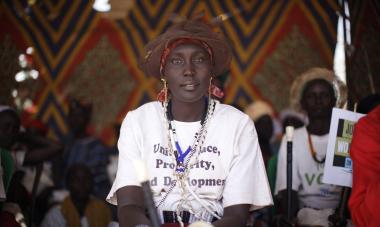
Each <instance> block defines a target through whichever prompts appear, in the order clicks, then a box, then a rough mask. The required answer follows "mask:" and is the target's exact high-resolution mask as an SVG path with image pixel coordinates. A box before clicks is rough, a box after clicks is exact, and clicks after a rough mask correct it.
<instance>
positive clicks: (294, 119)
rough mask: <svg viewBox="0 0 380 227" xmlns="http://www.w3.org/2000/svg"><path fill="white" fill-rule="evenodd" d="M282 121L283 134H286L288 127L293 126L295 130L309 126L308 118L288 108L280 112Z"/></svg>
mask: <svg viewBox="0 0 380 227" xmlns="http://www.w3.org/2000/svg"><path fill="white" fill-rule="evenodd" d="M279 118H280V121H281V125H282V129H283V134H285V128H286V126H293V127H294V129H297V128H301V127H303V126H304V125H307V121H308V120H307V116H306V115H305V114H303V113H302V112H298V111H296V110H294V109H291V108H288V109H284V110H282V111H281V112H280V116H279Z"/></svg>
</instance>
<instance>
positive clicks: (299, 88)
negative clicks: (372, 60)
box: [275, 68, 346, 226]
mask: <svg viewBox="0 0 380 227" xmlns="http://www.w3.org/2000/svg"><path fill="white" fill-rule="evenodd" d="M336 85H341V86H340V87H338V86H336ZM344 92H345V87H344V85H343V84H342V82H340V81H339V80H338V79H337V78H336V77H335V76H334V74H333V72H331V71H329V70H327V69H322V68H313V69H311V70H309V71H307V72H305V73H304V74H302V75H301V76H300V77H299V78H297V80H296V81H295V82H294V83H293V86H292V89H291V98H292V100H291V101H293V103H291V104H292V105H293V107H294V108H295V109H297V110H299V109H302V110H303V111H305V112H306V114H307V115H308V118H309V124H308V125H307V126H306V127H301V128H298V129H296V130H295V131H294V138H293V164H292V165H293V171H292V190H293V191H292V192H293V196H292V198H293V199H294V201H291V202H292V205H293V206H292V208H293V210H292V216H293V217H295V215H296V213H297V212H298V210H299V209H301V212H299V213H298V220H297V222H298V224H303V225H322V226H328V219H327V218H328V216H329V215H330V214H332V213H333V209H335V208H337V206H338V204H339V200H340V192H341V187H339V186H334V185H329V184H324V183H322V177H323V171H324V164H325V157H326V150H327V142H328V136H329V134H328V133H329V130H330V119H331V114H332V109H333V107H335V106H341V105H342V104H343V103H344V102H345V98H346V95H345V93H344ZM286 144H287V141H286V139H285V138H283V140H282V143H281V147H280V150H279V158H278V166H277V178H276V186H275V195H276V198H277V199H278V201H279V204H280V206H279V210H280V212H281V213H286V209H284V208H286V204H287V196H286V186H287V182H286V176H287V175H286V173H287V172H286V163H287V160H286V157H287V151H286ZM302 208H306V209H302ZM309 208H311V209H309ZM305 211H306V213H305ZM310 213H313V215H312V216H313V218H311V219H313V220H311V219H309V218H304V217H307V216H309V215H308V214H310ZM318 215H320V216H322V217H321V218H319V219H318V218H317V216H318ZM318 220H319V221H318ZM290 221H291V220H290Z"/></svg>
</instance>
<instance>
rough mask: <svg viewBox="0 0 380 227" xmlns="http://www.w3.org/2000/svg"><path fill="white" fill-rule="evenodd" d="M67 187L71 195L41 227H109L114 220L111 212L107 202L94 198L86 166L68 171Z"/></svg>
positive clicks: (74, 167)
mask: <svg viewBox="0 0 380 227" xmlns="http://www.w3.org/2000/svg"><path fill="white" fill-rule="evenodd" d="M66 185H67V188H68V189H69V192H70V195H69V196H68V197H66V198H65V199H64V200H63V202H62V203H61V204H60V205H57V206H54V207H53V208H51V209H50V210H49V211H48V213H47V214H46V215H45V217H44V219H43V221H42V223H41V227H66V226H70V227H81V226H82V227H86V226H90V227H106V226H108V224H109V223H110V222H111V219H112V215H111V210H110V209H109V207H108V206H107V205H106V204H105V202H103V201H102V200H99V199H97V198H95V197H92V195H91V192H92V188H93V177H92V174H91V171H90V169H89V168H88V167H87V166H86V165H84V164H81V163H76V164H73V165H71V166H70V167H69V169H68V171H67V175H66Z"/></svg>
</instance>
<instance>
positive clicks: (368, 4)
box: [347, 0, 380, 105]
mask: <svg viewBox="0 0 380 227" xmlns="http://www.w3.org/2000/svg"><path fill="white" fill-rule="evenodd" d="M350 3H351V4H350V8H351V10H350V11H351V18H352V19H351V21H352V22H353V23H352V26H353V28H354V29H353V43H352V48H351V53H350V54H349V62H348V63H349V68H348V69H349V73H348V75H347V85H348V87H349V89H350V98H351V105H353V104H354V103H355V102H357V101H359V100H360V99H361V98H363V97H365V96H368V95H370V94H372V93H376V92H377V93H380V57H379V54H380V2H379V1H371V0H366V1H360V2H358V1H350Z"/></svg>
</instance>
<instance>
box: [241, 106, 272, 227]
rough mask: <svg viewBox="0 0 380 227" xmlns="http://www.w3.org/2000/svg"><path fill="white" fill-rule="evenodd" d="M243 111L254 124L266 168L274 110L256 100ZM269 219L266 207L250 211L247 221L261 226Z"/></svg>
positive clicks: (270, 148) (268, 211) (256, 226)
mask: <svg viewBox="0 0 380 227" xmlns="http://www.w3.org/2000/svg"><path fill="white" fill-rule="evenodd" d="M244 112H245V113H246V114H247V115H248V116H249V117H250V118H251V119H252V121H253V122H254V124H255V128H256V131H257V137H258V139H259V145H260V149H261V153H262V155H263V158H264V163H265V166H266V168H267V167H268V162H269V160H270V158H271V157H272V154H273V150H272V144H271V139H272V137H273V134H274V110H273V108H272V107H271V106H270V105H269V104H268V103H266V102H264V101H261V100H258V101H255V102H253V103H251V104H250V105H248V106H247V107H246V108H245V110H244ZM269 177H270V176H269V175H268V181H269V182H270V181H271V179H270V178H269ZM269 219H270V209H269V208H267V207H266V208H263V209H260V210H256V211H253V212H251V214H250V218H249V222H250V225H251V226H254V227H262V226H268V225H269Z"/></svg>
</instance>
